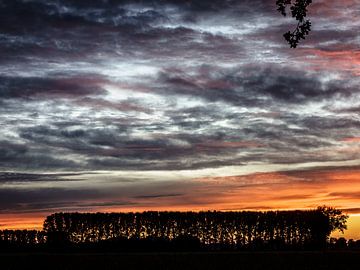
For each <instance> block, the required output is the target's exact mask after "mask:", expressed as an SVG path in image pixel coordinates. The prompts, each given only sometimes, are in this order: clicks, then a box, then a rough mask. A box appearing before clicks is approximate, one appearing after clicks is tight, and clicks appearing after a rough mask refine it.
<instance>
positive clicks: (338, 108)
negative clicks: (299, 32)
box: [0, 0, 360, 239]
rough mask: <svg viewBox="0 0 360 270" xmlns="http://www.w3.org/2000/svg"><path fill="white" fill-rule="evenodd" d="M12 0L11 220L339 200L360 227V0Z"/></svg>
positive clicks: (1, 39)
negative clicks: (302, 4) (304, 13)
mask: <svg viewBox="0 0 360 270" xmlns="http://www.w3.org/2000/svg"><path fill="white" fill-rule="evenodd" d="M275 2H276V1H275V0H243V1H241V0H238V1H236V0H212V1H208V0H193V1H190V0H153V1H135V0H128V1H126V0H124V1H121V0H119V1H115V0H103V1H90V0H87V1H85V0H84V1H76V0H64V1H57V0H53V1H52V0H48V1H40V0H0V127H1V132H0V229H3V228H41V226H42V220H43V219H44V217H45V216H46V215H48V214H50V213H53V212H58V211H91V212H93V211H143V210H183V211H188V210H194V211H198V210H224V211H225V210H271V209H295V208H296V209H307V208H316V207H317V206H319V205H327V206H334V207H337V208H340V209H343V210H344V211H345V212H346V213H348V214H350V215H351V218H350V222H349V231H348V232H347V233H346V234H345V236H346V237H348V238H359V239H360V87H359V86H360V35H359V29H360V1H359V0H331V1H328V0H315V1H314V3H313V4H312V5H311V7H310V9H309V14H308V16H309V17H310V19H311V21H312V24H313V28H312V32H311V34H310V36H309V37H308V38H307V39H306V40H305V41H302V42H301V44H300V45H299V47H298V48H297V49H290V48H289V45H288V44H287V43H286V41H285V40H284V38H283V36H282V35H283V34H284V33H285V32H287V31H288V30H291V29H293V28H294V25H295V24H296V22H295V20H293V19H292V18H290V17H287V18H285V17H282V16H281V14H280V13H279V12H277V11H276V5H275Z"/></svg>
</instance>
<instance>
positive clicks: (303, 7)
mask: <svg viewBox="0 0 360 270" xmlns="http://www.w3.org/2000/svg"><path fill="white" fill-rule="evenodd" d="M311 3H312V0H277V1H276V5H277V7H278V11H279V12H280V13H281V14H282V15H283V16H286V15H287V14H288V12H287V8H288V7H290V11H291V16H292V17H293V18H295V19H296V21H297V26H296V28H295V29H294V30H293V31H288V32H286V33H285V34H284V38H285V40H286V41H287V42H288V43H289V44H290V47H291V48H296V47H297V45H298V44H299V42H300V40H301V39H305V37H306V36H307V35H308V34H309V33H310V31H311V22H310V20H306V19H305V18H306V15H307V12H308V10H307V8H308V6H309V5H310V4H311Z"/></svg>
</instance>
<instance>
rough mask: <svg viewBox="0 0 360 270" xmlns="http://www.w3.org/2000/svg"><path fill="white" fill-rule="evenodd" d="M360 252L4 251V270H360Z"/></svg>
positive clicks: (1, 267)
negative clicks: (60, 252) (84, 252)
mask: <svg viewBox="0 0 360 270" xmlns="http://www.w3.org/2000/svg"><path fill="white" fill-rule="evenodd" d="M359 261H360V252H350V251H343V252H339V251H336V252H331V251H327V252H199V253H196V252H193V253H186V252H181V253H86V254H83V253H72V254H71V253H62V254H59V253H1V254H0V262H1V263H0V269H2V270H10V269H11V270H13V269H49V270H55V269H61V270H67V269H100V270H107V269H129V270H134V269H159V270H160V269H172V270H176V269H181V270H190V269H196V270H199V269H206V270H211V269H224V270H230V269H246V270H247V269H251V270H257V269H259V270H260V269H261V270H263V269H264V270H271V269H276V270H292V269H294V270H300V269H301V270H310V269H314V270H315V269H316V270H321V269H324V270H325V269H342V270H348V269H359Z"/></svg>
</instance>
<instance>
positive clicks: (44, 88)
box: [0, 75, 105, 99]
mask: <svg viewBox="0 0 360 270" xmlns="http://www.w3.org/2000/svg"><path fill="white" fill-rule="evenodd" d="M0 81H1V82H2V84H1V86H0V98H28V99H39V98H40V99H41V98H72V97H79V96H87V95H90V96H91V95H99V94H104V93H105V90H103V89H102V88H101V87H100V86H99V85H98V84H100V83H101V82H102V81H103V79H96V77H95V78H94V76H89V75H88V76H87V77H67V78H39V77H33V78H19V77H0Z"/></svg>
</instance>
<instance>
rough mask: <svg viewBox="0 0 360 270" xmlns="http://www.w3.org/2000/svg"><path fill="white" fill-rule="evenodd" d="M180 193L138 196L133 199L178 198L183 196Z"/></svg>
mask: <svg viewBox="0 0 360 270" xmlns="http://www.w3.org/2000/svg"><path fill="white" fill-rule="evenodd" d="M183 195H184V194H181V193H169V194H154V195H140V196H135V197H134V198H135V199H157V198H166V197H178V196H183Z"/></svg>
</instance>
